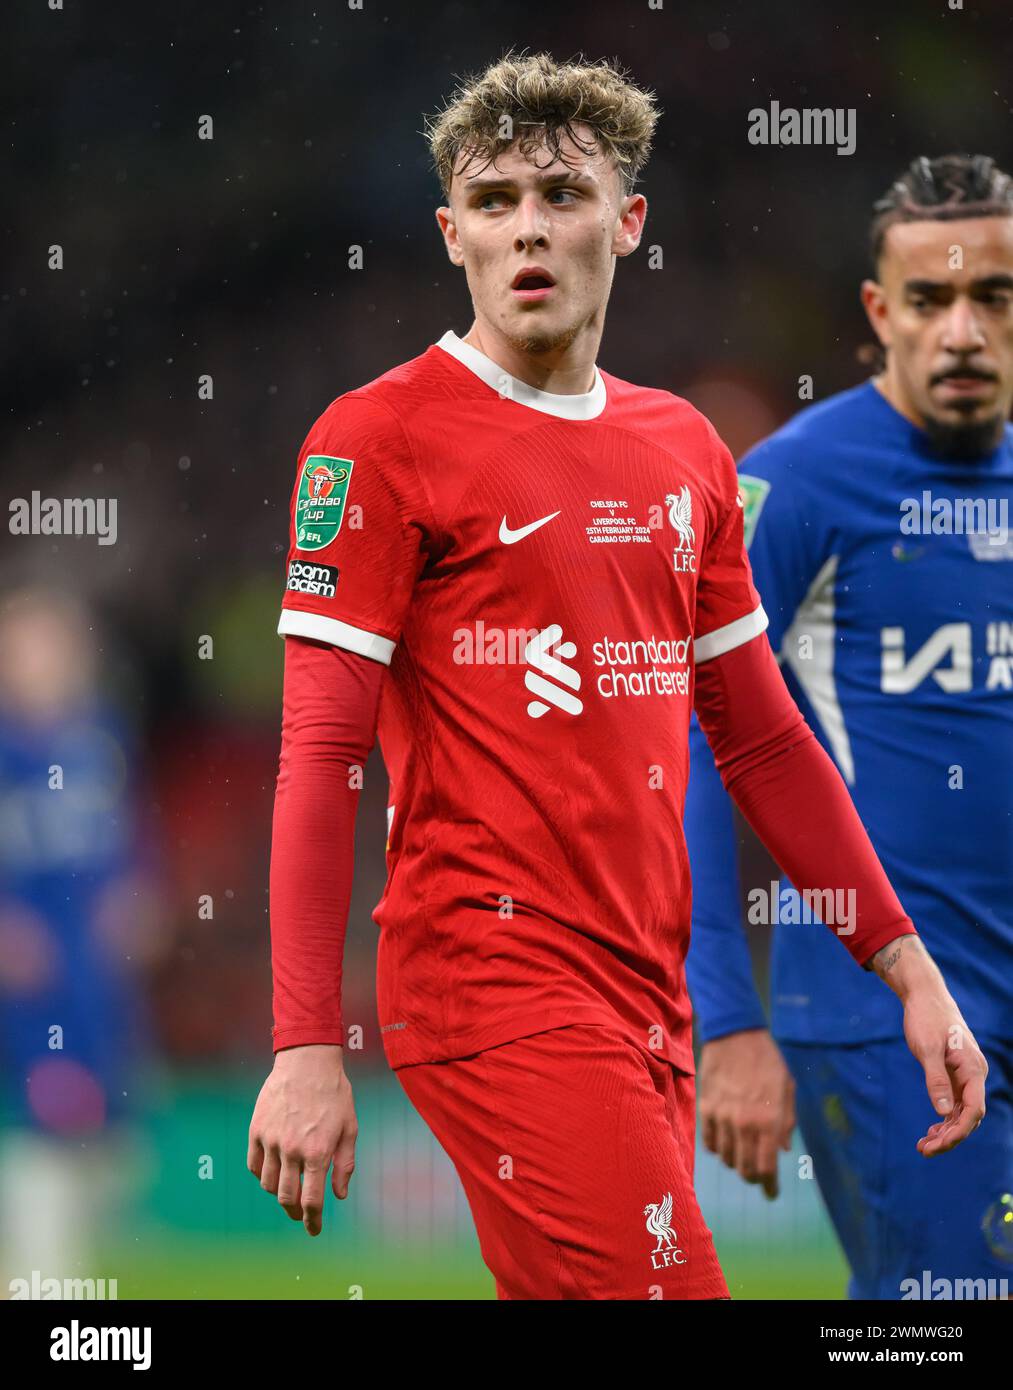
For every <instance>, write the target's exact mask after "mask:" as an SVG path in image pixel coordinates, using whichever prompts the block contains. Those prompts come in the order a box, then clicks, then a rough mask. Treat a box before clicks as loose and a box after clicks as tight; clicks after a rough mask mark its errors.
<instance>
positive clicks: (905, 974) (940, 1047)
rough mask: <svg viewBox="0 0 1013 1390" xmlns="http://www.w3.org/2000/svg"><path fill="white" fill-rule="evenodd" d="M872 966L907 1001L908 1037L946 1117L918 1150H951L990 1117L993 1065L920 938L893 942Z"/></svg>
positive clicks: (938, 1111)
mask: <svg viewBox="0 0 1013 1390" xmlns="http://www.w3.org/2000/svg"><path fill="white" fill-rule="evenodd" d="M872 964H873V969H875V971H876V973H877V974H878V975H880V976H881V978H883V979H884V980H886V982H887V983H888V984H889V985H890V988H891V989H892V990H893V991H894V992H895V993H896V994H897V995H898V997H899V998H900V999H901V1001H902V1003H903V1005H904V1037H905V1038H906V1039H907V1045H908V1047H909V1048H910V1049H911V1052H912V1053H913V1055H914V1056H915V1057H916V1058H917V1059H918V1061H919V1062H920V1063H921V1066H922V1068H923V1069H924V1072H925V1085H926V1088H927V1090H928V1093H929V1099H930V1100H931V1101H932V1105H933V1107H934V1109H935V1111H936V1114H938V1115H942V1116H943V1119H941V1120H939V1121H938V1122H937V1123H936V1124H934V1125H930V1126H929V1128H928V1130H927V1132H926V1133H925V1134H924V1136H923V1137H922V1138H921V1139H919V1140H918V1144H917V1148H918V1152H919V1153H920V1154H923V1155H924V1156H925V1157H926V1158H932V1157H934V1156H935V1155H936V1154H941V1153H947V1152H948V1151H949V1150H950V1149H953V1148H956V1146H957V1145H958V1144H960V1143H962V1142H963V1140H965V1139H966V1138H967V1136H968V1135H969V1134H973V1132H974V1131H975V1130H976V1129H977V1128H978V1126H979V1125H980V1124H981V1122H982V1120H983V1119H984V1117H985V1078H986V1077H987V1076H988V1063H987V1062H986V1061H985V1056H984V1054H983V1052H982V1050H981V1048H980V1047H979V1046H978V1044H977V1042H976V1040H975V1037H974V1034H973V1033H972V1032H971V1030H970V1028H969V1027H968V1026H967V1024H966V1023H965V1021H964V1018H963V1015H962V1014H961V1012H960V1010H959V1009H958V1008H957V1005H956V1002H955V1001H954V999H953V996H952V995H951V994H950V992H949V990H948V989H947V988H946V982H945V981H944V979H943V977H942V975H941V974H940V973H939V969H938V967H937V966H936V964H935V962H934V961H933V960H932V957H931V956H930V955H929V954H928V952H927V951H926V950H925V948H924V946H923V945H922V943H921V941H920V940H919V938H918V937H917V936H905V937H900V938H898V940H897V941H893V942H891V943H890V945H889V946H885V947H884V948H883V950H882V951H879V952H877V955H876V957H875V958H874V960H873V963H872Z"/></svg>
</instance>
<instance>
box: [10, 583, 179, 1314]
mask: <svg viewBox="0 0 1013 1390" xmlns="http://www.w3.org/2000/svg"><path fill="white" fill-rule="evenodd" d="M94 668H95V650H94V638H93V636H92V635H91V632H90V631H89V618H88V615H87V613H86V611H85V610H84V609H83V608H79V607H78V606H77V605H76V604H74V603H72V602H69V601H67V600H61V599H59V598H56V597H53V596H51V595H47V594H45V593H42V592H37V591H33V592H28V591H24V592H20V593H15V594H10V595H7V596H5V598H4V600H3V602H2V604H0V1093H2V1094H0V1100H2V1113H3V1120H4V1124H3V1129H2V1131H0V1265H2V1276H3V1280H4V1283H3V1287H4V1290H5V1291H7V1289H8V1287H11V1288H13V1285H11V1281H12V1280H19V1281H25V1280H31V1277H32V1272H33V1270H37V1271H38V1272H39V1275H40V1277H41V1278H43V1279H47V1278H56V1279H63V1278H69V1277H80V1276H84V1277H96V1276H100V1275H101V1273H102V1272H101V1271H96V1270H95V1269H94V1268H92V1267H91V1266H90V1264H89V1260H90V1258H91V1255H92V1250H93V1244H92V1241H93V1236H94V1233H95V1225H96V1223H97V1222H99V1221H101V1213H102V1212H103V1210H104V1209H105V1199H106V1198H107V1197H111V1196H112V1195H114V1194H115V1196H116V1197H117V1199H118V1200H119V1201H120V1202H122V1198H123V1195H124V1194H123V1187H124V1178H125V1174H124V1172H123V1167H122V1159H123V1153H122V1151H121V1150H118V1147H117V1146H118V1142H119V1141H118V1136H122V1135H123V1134H124V1133H125V1132H126V1131H125V1122H126V1121H127V1120H128V1119H129V1118H130V1117H131V1116H132V1114H134V1113H135V1110H136V1106H135V1097H134V1090H135V1087H134V1073H135V1068H136V1065H137V1062H138V1060H139V1056H140V1055H141V1053H142V1051H143V1048H142V1041H143V1036H144V1027H143V1019H142V1012H141V1008H140V999H139V994H138V989H137V984H136V971H137V967H138V965H140V964H143V963H144V962H145V960H146V959H147V957H148V955H149V954H150V940H151V934H152V933H151V926H152V914H151V910H150V894H149V893H148V891H147V890H146V888H145V885H144V880H143V878H142V877H141V875H140V873H139V862H138V850H137V833H136V825H135V816H134V810H133V805H132V799H131V784H132V782H133V780H134V779H133V776H132V775H131V772H132V770H131V769H130V767H129V762H130V759H129V755H128V752H127V741H126V739H125V736H124V731H123V730H122V728H121V727H119V723H118V721H117V720H116V718H115V716H114V715H113V714H112V713H111V711H110V710H109V709H108V708H106V707H104V706H103V705H102V703H101V702H100V701H99V700H98V698H97V696H96V693H95V670H94ZM22 1287H23V1286H22ZM22 1296H25V1295H22ZM27 1296H30V1295H27Z"/></svg>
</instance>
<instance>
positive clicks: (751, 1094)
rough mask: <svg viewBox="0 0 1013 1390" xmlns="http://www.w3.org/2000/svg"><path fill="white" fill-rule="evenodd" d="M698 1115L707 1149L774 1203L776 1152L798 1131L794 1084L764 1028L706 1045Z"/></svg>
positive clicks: (698, 1089)
mask: <svg viewBox="0 0 1013 1390" xmlns="http://www.w3.org/2000/svg"><path fill="white" fill-rule="evenodd" d="M697 1111H698V1113H699V1116H700V1125H701V1130H702V1135H703V1142H704V1145H705V1146H706V1147H707V1148H708V1149H709V1150H710V1151H711V1153H715V1154H717V1155H718V1156H719V1157H720V1159H721V1161H722V1163H724V1165H725V1166H726V1167H727V1168H734V1169H735V1170H736V1172H738V1173H739V1174H740V1175H741V1176H742V1177H743V1178H744V1179H745V1181H746V1182H751V1183H760V1184H762V1186H763V1191H764V1193H765V1195H766V1196H767V1197H768V1198H770V1199H771V1200H773V1198H775V1197H776V1196H777V1193H778V1184H777V1153H778V1150H779V1149H790V1148H791V1132H792V1130H793V1129H794V1128H795V1083H794V1082H793V1081H792V1079H791V1075H790V1073H789V1071H788V1068H787V1067H786V1066H785V1064H784V1058H783V1057H782V1056H781V1053H780V1052H779V1051H778V1048H777V1045H776V1043H775V1042H774V1040H773V1038H772V1037H771V1036H770V1034H769V1033H768V1032H767V1030H766V1029H765V1028H753V1029H749V1030H748V1031H747V1032H742V1033H729V1034H728V1036H727V1037H724V1038H717V1039H716V1040H715V1041H714V1042H708V1043H704V1045H703V1048H702V1050H701V1053H700V1070H699V1074H698V1076H697Z"/></svg>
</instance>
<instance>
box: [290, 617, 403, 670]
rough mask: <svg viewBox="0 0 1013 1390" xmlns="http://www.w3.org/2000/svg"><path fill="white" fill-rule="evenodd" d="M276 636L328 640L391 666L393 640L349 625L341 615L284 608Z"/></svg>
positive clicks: (337, 645) (336, 645)
mask: <svg viewBox="0 0 1013 1390" xmlns="http://www.w3.org/2000/svg"><path fill="white" fill-rule="evenodd" d="M278 636H279V637H309V638H310V639H311V640H312V641H314V642H329V643H330V645H331V646H332V647H341V648H342V649H343V650H344V651H346V652H356V653H357V654H358V655H359V656H368V657H369V658H370V659H371V660H373V661H379V662H382V663H383V665H384V666H389V665H390V659H391V657H392V656H393V655H394V643H393V642H392V641H391V640H390V638H389V637H380V636H378V635H377V634H376V633H375V632H366V631H365V630H364V629H363V628H361V627H352V625H351V623H343V622H342V621H341V619H340V618H325V617H323V616H322V615H321V614H320V613H306V612H304V611H303V610H302V609H301V608H283V609H282V610H281V618H280V619H279V620H278Z"/></svg>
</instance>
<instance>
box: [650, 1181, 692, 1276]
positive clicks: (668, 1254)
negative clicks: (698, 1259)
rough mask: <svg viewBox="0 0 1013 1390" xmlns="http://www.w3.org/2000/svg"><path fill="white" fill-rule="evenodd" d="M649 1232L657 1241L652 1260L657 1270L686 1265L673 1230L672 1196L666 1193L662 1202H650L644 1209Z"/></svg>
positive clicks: (651, 1256) (652, 1252)
mask: <svg viewBox="0 0 1013 1390" xmlns="http://www.w3.org/2000/svg"><path fill="white" fill-rule="evenodd" d="M644 1215H645V1216H646V1217H647V1221H646V1222H645V1225H646V1226H647V1229H648V1232H649V1233H650V1234H651V1235H652V1236H654V1237H655V1238H656V1240H657V1244H656V1245H655V1247H654V1249H653V1250H652V1251H651V1255H650V1260H651V1264H652V1265H653V1266H654V1268H655V1269H668V1268H669V1267H670V1266H671V1265H684V1264H685V1263H686V1256H685V1255H684V1254H683V1252H682V1251H681V1250H680V1249H679V1243H678V1237H677V1236H676V1234H675V1231H674V1230H673V1229H672V1194H671V1192H666V1193H665V1195H664V1197H663V1198H662V1199H661V1201H660V1202H648V1203H647V1206H646V1207H644Z"/></svg>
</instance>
